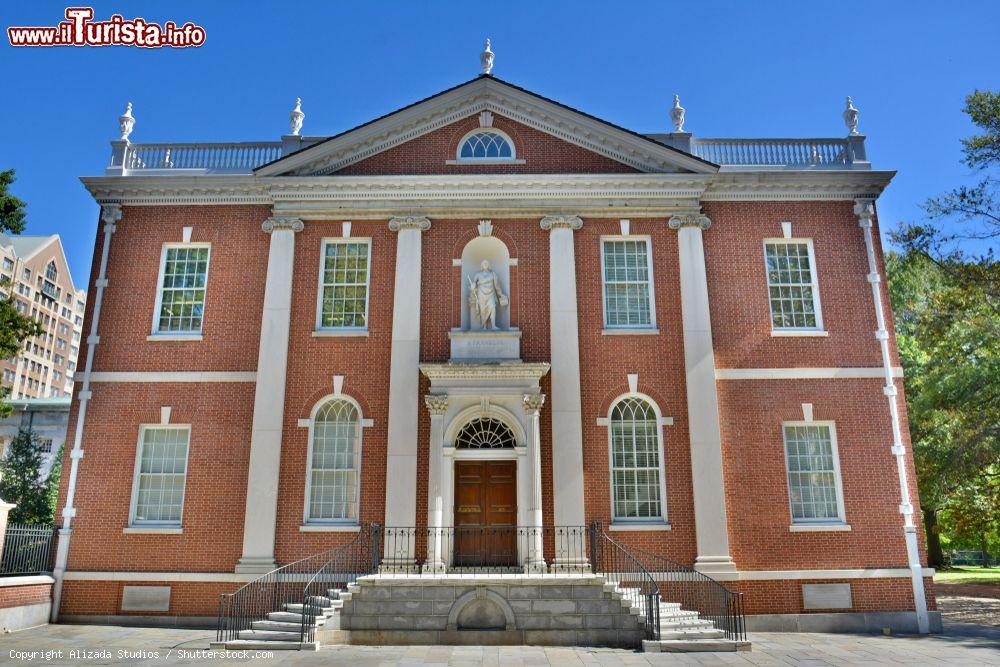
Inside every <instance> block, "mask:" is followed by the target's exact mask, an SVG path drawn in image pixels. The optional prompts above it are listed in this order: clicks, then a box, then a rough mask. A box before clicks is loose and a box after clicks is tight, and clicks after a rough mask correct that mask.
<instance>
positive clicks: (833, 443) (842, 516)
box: [781, 421, 847, 526]
mask: <svg viewBox="0 0 1000 667" xmlns="http://www.w3.org/2000/svg"><path fill="white" fill-rule="evenodd" d="M789 426H791V427H795V426H820V427H824V426H825V427H827V428H829V429H830V453H831V456H832V457H833V481H834V486H835V488H836V492H837V514H838V516H837V517H836V518H824V519H796V518H795V513H794V512H793V511H792V485H791V483H790V481H789V479H788V475H789V474H790V473H791V471H790V470H789V469H788V440H787V436H786V435H785V428H786V427H789ZM781 451H782V456H783V457H784V459H785V492H786V494H787V496H788V516H789V518H791V521H792V523H791V525H793V526H830V525H840V524H846V523H847V512H846V510H845V509H844V484H843V480H842V479H841V476H840V450H839V448H838V447H837V427H836V423H835V422H833V421H783V422H781Z"/></svg>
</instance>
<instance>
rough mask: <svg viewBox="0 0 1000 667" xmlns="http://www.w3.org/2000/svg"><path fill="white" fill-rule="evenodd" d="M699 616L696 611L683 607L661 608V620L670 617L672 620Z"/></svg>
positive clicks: (693, 618) (692, 618) (690, 618)
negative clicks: (676, 608)
mask: <svg viewBox="0 0 1000 667" xmlns="http://www.w3.org/2000/svg"><path fill="white" fill-rule="evenodd" d="M698 617H699V614H698V612H696V611H685V610H683V609H680V610H677V611H663V610H662V609H661V610H660V620H661V621H662V620H664V619H669V620H671V621H673V620H677V621H682V620H696V619H697V618H698Z"/></svg>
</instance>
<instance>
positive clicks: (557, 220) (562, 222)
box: [541, 215, 583, 231]
mask: <svg viewBox="0 0 1000 667" xmlns="http://www.w3.org/2000/svg"><path fill="white" fill-rule="evenodd" d="M541 225H542V229H544V230H545V231H549V230H550V229H559V228H560V227H567V228H569V229H573V230H576V229H580V228H581V227H583V220H581V219H580V218H579V217H577V216H575V215H547V216H545V217H544V218H542V222H541Z"/></svg>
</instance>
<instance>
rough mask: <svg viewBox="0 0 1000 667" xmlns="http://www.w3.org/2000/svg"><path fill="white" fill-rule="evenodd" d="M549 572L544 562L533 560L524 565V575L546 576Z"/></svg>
mask: <svg viewBox="0 0 1000 667" xmlns="http://www.w3.org/2000/svg"><path fill="white" fill-rule="evenodd" d="M548 571H549V568H548V566H547V565H546V564H545V561H544V560H534V561H529V562H527V563H525V564H524V573H525V574H547V573H548ZM588 571H589V568H588Z"/></svg>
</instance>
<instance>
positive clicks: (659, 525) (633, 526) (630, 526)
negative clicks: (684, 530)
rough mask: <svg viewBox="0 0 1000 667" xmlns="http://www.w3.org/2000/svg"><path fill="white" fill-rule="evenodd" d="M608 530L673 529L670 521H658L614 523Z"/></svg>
mask: <svg viewBox="0 0 1000 667" xmlns="http://www.w3.org/2000/svg"><path fill="white" fill-rule="evenodd" d="M608 530H610V531H611V532H617V531H643V530H645V531H654V530H672V527H671V525H670V524H669V523H663V522H656V523H613V524H611V525H610V526H608Z"/></svg>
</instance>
